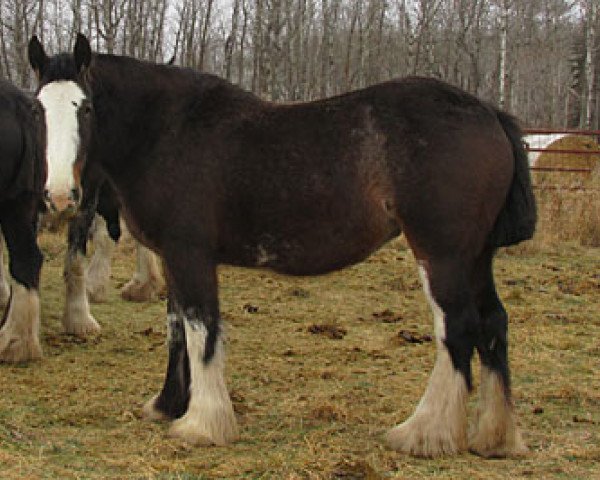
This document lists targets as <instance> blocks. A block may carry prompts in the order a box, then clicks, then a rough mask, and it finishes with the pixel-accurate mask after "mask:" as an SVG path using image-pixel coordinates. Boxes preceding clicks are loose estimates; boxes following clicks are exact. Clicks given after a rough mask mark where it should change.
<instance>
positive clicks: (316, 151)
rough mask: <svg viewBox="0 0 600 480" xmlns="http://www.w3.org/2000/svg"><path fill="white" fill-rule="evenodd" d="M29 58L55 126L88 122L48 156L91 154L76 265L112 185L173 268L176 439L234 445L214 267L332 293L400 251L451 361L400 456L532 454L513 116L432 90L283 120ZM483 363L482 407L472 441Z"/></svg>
mask: <svg viewBox="0 0 600 480" xmlns="http://www.w3.org/2000/svg"><path fill="white" fill-rule="evenodd" d="M30 52H32V54H31V55H30V58H31V63H32V66H33V68H34V69H35V71H36V72H37V73H38V75H39V79H40V93H43V92H48V91H53V92H57V93H56V97H57V100H56V101H55V102H54V101H53V102H52V106H50V103H48V105H49V106H48V107H47V112H48V108H50V109H51V108H55V107H56V108H61V109H68V108H72V109H73V113H72V114H73V115H74V118H76V119H77V128H76V129H73V128H71V129H70V130H69V131H68V132H66V131H59V130H55V129H52V130H51V131H50V133H49V139H48V140H49V142H61V141H72V140H70V139H68V138H66V137H67V136H72V135H77V142H78V144H79V150H80V152H81V155H80V156H79V157H78V160H77V161H76V162H75V165H79V166H80V167H81V184H82V186H83V193H82V197H81V202H80V205H79V213H78V216H77V217H76V218H75V219H74V220H73V221H72V223H71V225H70V236H69V238H70V250H69V254H70V255H71V256H73V257H74V258H77V257H79V256H81V255H82V252H83V251H84V249H85V242H86V238H87V236H86V235H85V232H87V229H88V228H89V224H90V223H91V221H92V219H93V216H94V211H95V202H96V198H97V189H98V187H99V185H100V183H101V181H102V179H104V178H106V179H108V181H109V182H110V184H111V186H112V187H113V188H114V189H115V191H116V193H117V195H118V198H119V201H120V203H121V205H122V213H123V215H124V217H125V219H126V221H127V224H128V226H129V227H130V229H131V231H132V233H133V235H134V236H135V237H136V238H137V239H139V240H140V241H141V242H142V243H144V244H145V245H146V246H148V247H149V248H151V249H152V250H153V251H154V252H156V253H157V254H159V255H160V256H161V257H162V259H163V261H164V264H165V270H166V272H165V273H166V278H167V285H168V289H169V302H168V312H167V320H168V329H169V364H168V366H167V373H166V377H165V382H164V385H163V388H162V390H161V391H160V393H159V394H157V395H156V396H154V397H153V398H152V399H150V401H149V402H148V403H147V404H146V406H145V407H144V412H145V414H146V415H147V417H149V418H151V419H170V420H173V422H172V425H171V428H170V434H171V435H173V436H175V437H179V438H182V439H184V440H186V441H188V442H191V443H198V444H217V445H223V444H227V443H229V442H232V441H234V440H235V439H236V438H237V436H238V428H237V424H236V420H235V416H234V412H233V408H232V405H231V401H230V398H229V394H228V392H227V388H226V385H225V378H224V365H225V357H224V339H223V333H222V327H221V319H220V314H219V301H218V286H217V275H216V268H217V266H218V265H219V264H228V265H239V266H245V267H259V268H270V269H273V270H275V271H277V272H281V273H285V274H290V275H319V274H324V273H326V272H330V271H333V270H336V269H341V268H343V267H345V266H348V265H351V264H354V263H357V262H360V261H362V260H363V259H365V258H366V257H367V256H368V255H369V254H371V253H372V252H373V251H375V250H376V249H378V248H379V247H381V246H382V245H383V244H385V243H386V242H387V241H389V240H390V239H392V238H394V237H396V236H398V235H399V234H400V233H404V235H405V236H406V238H407V240H408V243H409V244H410V247H411V249H412V251H413V252H414V255H415V257H416V259H417V261H418V265H419V271H420V273H421V278H422V280H423V285H424V289H425V293H426V296H427V299H428V301H429V303H430V305H431V308H432V310H433V315H434V324H435V335H436V340H437V360H436V362H435V366H434V368H433V372H432V374H431V378H430V380H429V383H428V385H427V388H426V390H425V393H424V395H423V398H422V399H421V401H420V402H419V404H418V406H417V408H416V410H415V412H414V414H413V415H412V416H411V417H410V418H409V419H407V420H406V421H405V422H404V423H402V424H400V425H398V426H396V427H394V428H392V429H391V430H390V431H389V432H388V434H387V436H386V439H387V442H388V443H389V445H390V446H391V447H392V448H394V449H397V450H398V451H402V452H406V453H409V454H412V455H417V456H427V457H433V456H439V455H444V454H456V453H458V452H461V451H464V450H466V449H468V448H470V449H471V450H472V451H473V452H476V453H478V454H480V455H483V456H508V455H519V454H522V453H524V452H525V450H526V449H525V446H524V444H523V442H522V439H521V436H520V433H519V430H518V428H517V425H516V420H515V416H514V412H513V404H512V399H511V389H510V375H509V363H508V345H507V313H506V311H505V310H504V308H503V306H502V303H501V301H500V299H499V298H498V295H497V293H496V288H495V286H494V279H493V270H492V260H493V257H494V254H495V252H496V250H497V248H499V247H501V246H505V245H512V244H515V243H518V242H520V241H523V240H525V239H528V238H530V237H531V236H532V235H533V233H534V229H535V223H536V208H535V200H534V196H533V193H532V188H531V182H530V176H529V170H528V165H527V157H526V154H525V151H524V149H523V145H522V142H521V131H520V129H519V127H518V126H517V124H516V122H515V120H514V119H513V118H512V117H511V116H509V115H508V114H506V113H503V112H501V111H499V110H497V109H496V108H494V107H492V106H491V105H489V104H487V103H484V102H482V101H480V100H478V99H477V98H475V97H473V96H471V95H469V94H468V93H466V92H463V91H461V90H459V89H457V88H455V87H452V86H450V85H447V84H445V83H443V82H441V81H438V80H433V79H425V78H406V79H402V80H396V81H389V82H385V83H381V84H378V85H374V86H371V87H368V88H365V89H362V90H358V91H354V92H350V93H347V94H344V95H340V96H336V97H332V98H326V99H323V100H318V101H313V102H306V103H296V104H275V103H271V102H267V101H263V100H261V99H259V98H257V97H256V96H255V95H253V94H251V93H249V92H246V91H244V90H242V89H240V88H238V87H236V86H234V85H232V84H230V83H229V82H227V81H225V80H223V79H221V78H218V77H216V76H214V75H209V74H204V73H199V72H196V71H193V70H190V69H184V68H178V67H174V66H169V65H156V64H152V63H147V62H143V61H138V60H135V59H132V58H128V57H123V56H115V55H106V54H94V53H92V51H91V47H90V44H89V42H88V40H87V39H86V38H85V37H84V36H83V35H79V36H78V38H77V41H76V44H75V48H74V51H73V52H72V53H62V54H59V55H57V56H53V57H48V56H47V55H46V53H45V52H44V50H43V47H42V45H41V44H40V43H39V41H38V40H37V38H35V37H34V38H33V39H32V40H31V44H30ZM50 89H51V90H50ZM58 92H60V94H59V93H58ZM47 115H48V113H47ZM53 136H55V138H52V137H53ZM475 351H477V353H478V354H479V357H480V359H481V363H482V369H481V390H482V391H481V396H480V401H479V408H478V417H477V420H476V422H475V429H474V431H473V432H472V434H471V435H470V436H469V435H468V434H467V397H468V394H469V391H470V390H471V389H472V378H471V377H472V373H471V360H472V357H473V354H474V352H475Z"/></svg>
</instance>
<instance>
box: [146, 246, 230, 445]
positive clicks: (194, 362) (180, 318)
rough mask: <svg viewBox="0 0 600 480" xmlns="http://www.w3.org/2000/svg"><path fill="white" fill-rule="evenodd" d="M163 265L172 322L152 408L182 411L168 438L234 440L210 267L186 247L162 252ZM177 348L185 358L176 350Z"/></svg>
mask: <svg viewBox="0 0 600 480" xmlns="http://www.w3.org/2000/svg"><path fill="white" fill-rule="evenodd" d="M165 263H166V270H167V277H168V283H169V292H170V293H171V294H172V295H173V298H174V305H173V306H172V313H171V315H175V318H174V317H171V318H170V321H173V324H172V326H171V332H170V333H171V338H170V362H169V370H168V371H167V378H166V381H165V387H164V388H163V391H162V392H161V394H160V395H159V397H158V398H157V399H154V402H153V403H152V408H153V409H154V410H158V411H162V412H163V413H165V414H168V415H172V414H173V413H175V411H176V410H179V411H178V412H176V415H177V414H179V413H180V412H185V413H183V415H182V416H181V417H180V418H178V419H177V420H175V421H174V422H173V424H172V426H171V429H170V432H169V434H170V435H171V436H173V437H177V438H181V439H183V440H185V441H186V442H188V443H192V444H200V445H225V444H227V443H230V442H232V441H234V440H235V439H236V438H237V436H238V428H237V423H236V420H235V415H234V412H233V406H232V404H231V400H230V398H229V394H228V392H227V387H226V385H225V378H224V376H223V373H224V372H223V371H224V366H225V352H224V347H223V336H222V330H221V322H220V316H219V305H218V298H217V276H216V266H215V265H214V264H213V263H212V262H210V261H209V260H207V259H206V257H205V256H204V255H203V254H202V253H201V252H200V253H199V252H192V251H190V250H189V248H188V249H187V250H186V249H184V248H175V249H172V250H170V249H167V250H166V251H165ZM181 325H182V326H183V330H182V331H181ZM182 335H183V339H182V338H181V336H182ZM183 345H185V353H186V354H187V359H186V358H185V356H186V355H185V354H184V353H183V352H182V351H181V349H182V348H183ZM176 361H179V362H184V363H183V364H182V365H181V367H179V368H180V369H179V375H180V377H178V376H177V374H176V372H177V371H176V370H175V369H173V370H171V369H172V368H173V367H174V366H175V365H176V364H175V363H174V362H176ZM185 362H187V370H186V365H185ZM177 382H178V383H179V386H183V388H184V390H183V391H187V392H189V399H188V400H187V409H186V410H182V409H179V408H177V407H179V406H181V405H180V403H181V401H184V400H185V399H184V398H183V397H181V395H180V392H181V391H182V390H181V389H180V388H177V386H178V385H177ZM186 383H187V384H188V385H186ZM185 387H187V388H185ZM178 392H179V393H178Z"/></svg>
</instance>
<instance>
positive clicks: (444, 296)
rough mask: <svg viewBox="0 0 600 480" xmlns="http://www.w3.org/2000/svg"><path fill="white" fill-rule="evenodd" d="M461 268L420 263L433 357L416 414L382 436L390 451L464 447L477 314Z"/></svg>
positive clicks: (427, 453)
mask: <svg viewBox="0 0 600 480" xmlns="http://www.w3.org/2000/svg"><path fill="white" fill-rule="evenodd" d="M465 270H466V271H468V269H467V268H466V265H465V264H464V262H461V261H459V260H458V259H450V260H437V259H428V260H427V261H422V262H420V264H419V272H420V274H421V278H422V280H423V287H424V290H425V294H426V296H427V299H428V301H429V304H430V306H431V309H432V310H433V316H434V325H435V336H436V343H437V358H436V361H435V365H434V367H433V372H432V373H431V377H430V378H429V382H428V384H427V388H426V390H425V393H424V394H423V397H422V398H421V401H420V402H419V404H418V406H417V408H416V410H415V412H414V413H413V415H412V416H411V417H410V418H409V419H408V420H406V421H405V422H404V423H402V424H401V425H399V426H397V427H395V428H393V429H392V430H390V431H389V432H388V434H387V441H388V443H389V444H390V446H391V447H392V448H394V449H395V450H399V451H401V452H404V453H408V454H411V455H415V456H420V457H436V456H440V455H444V454H446V455H448V454H455V453H458V452H461V451H464V450H466V449H467V412H466V407H467V397H468V393H469V389H470V387H471V357H472V355H473V350H474V347H475V332H476V325H477V321H478V312H477V308H476V305H475V302H474V299H473V297H472V295H471V291H470V287H469V284H468V279H467V278H466V276H465Z"/></svg>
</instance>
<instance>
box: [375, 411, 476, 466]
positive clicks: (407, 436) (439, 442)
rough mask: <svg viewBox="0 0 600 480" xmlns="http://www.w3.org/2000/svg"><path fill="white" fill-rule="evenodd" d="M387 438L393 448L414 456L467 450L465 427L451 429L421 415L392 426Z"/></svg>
mask: <svg viewBox="0 0 600 480" xmlns="http://www.w3.org/2000/svg"><path fill="white" fill-rule="evenodd" d="M453 432H454V433H453ZM385 439H386V442H387V444H388V445H389V447H390V448H391V449H393V450H396V451H398V452H402V453H405V454H407V455H412V456H414V457H424V458H435V457H441V456H444V455H456V454H458V453H461V452H464V451H466V450H467V441H466V434H465V433H464V429H462V428H458V429H450V428H448V427H447V426H446V425H444V423H443V422H434V421H432V420H431V419H430V418H427V419H426V418H423V417H421V416H418V417H415V416H413V417H411V418H410V419H408V420H407V421H406V422H404V423H402V424H400V425H398V426H397V427H394V428H392V429H391V430H389V431H388V432H387V434H386V436H385Z"/></svg>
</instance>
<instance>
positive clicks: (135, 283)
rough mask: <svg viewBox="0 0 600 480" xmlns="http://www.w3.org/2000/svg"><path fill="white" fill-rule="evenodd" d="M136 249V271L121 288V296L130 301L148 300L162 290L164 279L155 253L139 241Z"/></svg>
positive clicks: (152, 298)
mask: <svg viewBox="0 0 600 480" xmlns="http://www.w3.org/2000/svg"><path fill="white" fill-rule="evenodd" d="M136 250H137V263H136V271H135V273H134V274H133V277H132V278H131V280H129V282H127V283H126V284H125V286H124V287H123V288H122V289H121V297H123V299H124V300H128V301H130V302H149V301H151V300H154V299H155V298H156V296H157V295H158V294H159V293H160V292H161V291H162V289H163V287H164V281H163V279H162V275H161V273H160V266H159V263H158V261H157V257H156V255H154V253H152V252H151V251H150V250H149V249H148V248H146V247H144V246H143V245H142V244H141V243H139V242H136Z"/></svg>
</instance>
